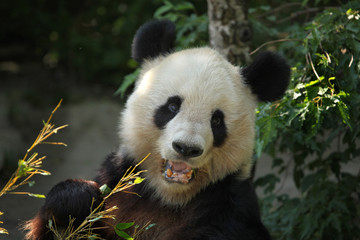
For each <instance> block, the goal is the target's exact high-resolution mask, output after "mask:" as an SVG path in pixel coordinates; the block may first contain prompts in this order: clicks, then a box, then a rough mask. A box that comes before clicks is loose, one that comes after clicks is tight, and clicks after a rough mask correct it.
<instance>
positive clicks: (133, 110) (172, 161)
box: [120, 48, 256, 205]
mask: <svg viewBox="0 0 360 240" xmlns="http://www.w3.org/2000/svg"><path fill="white" fill-rule="evenodd" d="M255 106H256V99H255V98H254V97H253V96H252V94H251V90H250V89H249V88H248V87H247V86H246V84H244V83H243V80H242V78H241V75H240V74H239V69H238V68H236V67H234V66H232V65H231V64H230V63H228V62H227V61H226V60H225V59H224V58H223V57H222V56H220V55H219V54H218V53H217V52H215V51H214V50H211V49H210V48H198V49H188V50H183V51H180V52H176V53H173V54H171V55H168V56H166V57H160V58H157V59H154V60H152V61H149V62H146V63H145V65H144V66H143V69H142V73H141V75H140V77H139V80H138V82H137V85H136V88H135V91H134V93H133V94H132V95H131V96H130V98H129V100H128V102H127V105H126V109H125V111H124V113H123V118H122V124H121V130H120V135H121V138H122V144H123V145H124V146H125V149H126V151H127V152H128V154H129V155H130V156H132V157H133V158H135V159H136V161H140V160H141V159H142V158H143V157H144V156H146V155H147V154H148V153H151V155H150V157H149V158H148V159H147V160H146V161H145V162H144V163H143V164H142V167H143V168H144V169H146V170H147V172H146V178H147V179H148V182H149V186H150V187H152V188H153V189H154V190H155V192H156V193H158V194H157V196H159V197H160V198H161V200H163V201H164V202H165V203H166V204H169V203H170V204H175V205H179V204H180V205H181V204H185V203H186V202H187V201H189V200H190V199H191V198H192V196H194V195H195V194H196V193H197V192H199V191H200V190H201V189H202V188H204V187H206V186H207V185H208V184H210V183H211V182H215V181H217V180H219V179H222V178H223V177H225V176H226V175H228V174H230V173H234V172H238V171H241V174H242V176H244V177H247V175H248V173H249V170H250V166H251V155H252V150H253V144H254V109H255ZM185 192H186V194H184V193H185Z"/></svg>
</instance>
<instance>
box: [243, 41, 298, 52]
mask: <svg viewBox="0 0 360 240" xmlns="http://www.w3.org/2000/svg"><path fill="white" fill-rule="evenodd" d="M292 41H298V42H302V40H300V39H278V40H273V41H269V42H266V43H263V44H261V45H260V46H259V47H258V48H256V49H255V50H254V51H252V52H251V53H250V56H251V55H253V54H255V53H256V52H258V51H259V50H260V49H261V48H263V47H265V46H267V45H271V44H274V43H280V42H292Z"/></svg>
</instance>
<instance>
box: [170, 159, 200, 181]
mask: <svg viewBox="0 0 360 240" xmlns="http://www.w3.org/2000/svg"><path fill="white" fill-rule="evenodd" d="M193 173H194V169H193V168H192V167H191V166H190V165H188V164H187V163H185V162H173V161H170V160H166V161H165V170H164V176H165V179H166V180H168V181H171V182H177V183H182V184H187V183H189V182H190V180H191V179H192V178H193Z"/></svg>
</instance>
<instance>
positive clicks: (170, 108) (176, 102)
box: [154, 96, 182, 129]
mask: <svg viewBox="0 0 360 240" xmlns="http://www.w3.org/2000/svg"><path fill="white" fill-rule="evenodd" d="M181 103H182V99H181V98H180V97H179V96H173V97H169V98H168V100H167V102H166V103H165V104H164V105H162V106H160V107H159V108H158V109H157V110H156V111H155V115H154V123H155V125H156V126H157V127H158V128H159V129H163V128H164V127H165V125H166V124H167V123H168V122H170V120H171V119H173V118H174V117H175V116H176V114H177V113H178V112H179V111H180V107H181Z"/></svg>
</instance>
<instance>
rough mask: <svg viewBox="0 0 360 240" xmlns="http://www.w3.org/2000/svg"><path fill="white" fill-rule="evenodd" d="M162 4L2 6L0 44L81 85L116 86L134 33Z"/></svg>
mask: <svg viewBox="0 0 360 240" xmlns="http://www.w3.org/2000/svg"><path fill="white" fill-rule="evenodd" d="M161 2H162V1H161V0H154V1H116V0H100V1H91V0H79V1H68V0H58V1H43V0H33V1H27V0H17V1H3V2H2V3H1V4H0V10H1V12H2V17H3V19H2V22H3V23H6V24H2V25H1V30H2V33H3V34H1V35H0V42H1V43H2V44H3V45H4V44H5V46H10V49H12V48H15V49H16V46H21V48H25V49H26V53H27V54H28V55H29V56H31V58H32V59H33V56H36V57H37V58H39V59H41V60H42V61H43V62H44V64H45V65H46V66H48V67H50V68H56V67H62V69H64V70H67V71H68V72H69V74H71V75H72V76H74V75H75V76H76V77H77V79H79V80H83V81H87V82H89V83H94V82H97V83H102V84H113V85H115V86H118V85H119V83H120V82H121V80H122V78H123V76H124V75H126V74H127V73H128V72H129V69H128V68H129V66H131V65H132V63H131V61H129V59H130V50H129V46H130V45H131V41H132V36H133V33H134V32H135V31H136V28H137V27H138V26H139V25H140V24H141V23H143V22H145V21H147V20H148V19H150V18H151V17H152V13H153V12H154V11H155V9H156V8H157V7H158V6H159V5H160V4H161ZM139 13H140V14H139ZM15 55H16V53H15ZM27 57H28V56H27Z"/></svg>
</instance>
